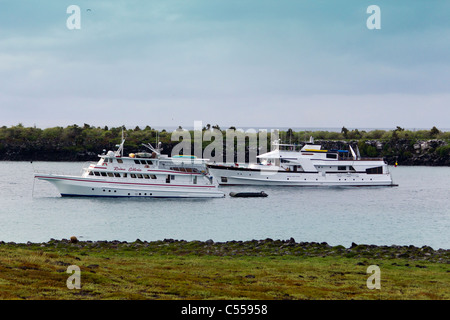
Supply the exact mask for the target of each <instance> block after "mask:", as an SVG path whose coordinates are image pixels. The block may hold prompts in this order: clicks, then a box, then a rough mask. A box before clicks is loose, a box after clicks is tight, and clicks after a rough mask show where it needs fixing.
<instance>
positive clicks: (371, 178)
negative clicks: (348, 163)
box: [266, 177, 372, 181]
mask: <svg viewBox="0 0 450 320" xmlns="http://www.w3.org/2000/svg"><path fill="white" fill-rule="evenodd" d="M266 179H269V177H266ZM286 180H289V178H286ZM305 181H306V179H305ZM316 181H319V179H316ZM339 181H341V179H339ZM344 181H347V179H344ZM353 181H356V179H353ZM361 181H364V179H361ZM370 181H372V178H371V179H370Z"/></svg>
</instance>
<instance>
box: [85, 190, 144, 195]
mask: <svg viewBox="0 0 450 320" xmlns="http://www.w3.org/2000/svg"><path fill="white" fill-rule="evenodd" d="M93 190H94V188H92V191H93ZM103 192H106V189H103ZM108 192H111V190H108ZM114 192H117V190H114ZM128 195H129V196H131V193H128ZM136 195H138V194H137V193H136ZM139 195H140V196H141V195H142V193H141V192H139ZM146 195H147V192H144V196H146ZM148 195H149V196H151V195H152V193H149V194H148Z"/></svg>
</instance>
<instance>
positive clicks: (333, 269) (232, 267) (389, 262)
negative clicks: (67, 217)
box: [0, 239, 450, 300]
mask: <svg viewBox="0 0 450 320" xmlns="http://www.w3.org/2000/svg"><path fill="white" fill-rule="evenodd" d="M449 262H450V250H442V249H439V250H433V249H431V248H429V247H422V248H417V247H413V246H389V247H387V246H386V247H383V246H382V247H380V246H367V245H356V244H353V245H352V246H351V247H350V248H344V247H342V246H336V247H332V246H329V245H328V244H326V243H320V244H319V243H296V242H295V241H294V240H293V239H291V240H286V241H284V240H271V239H266V240H260V241H257V240H253V241H246V242H241V241H231V242H225V243H216V242H213V241H206V242H200V241H190V242H187V241H176V240H164V241H154V242H146V241H144V242H143V241H140V240H136V241H135V242H128V243H127V242H119V241H111V242H106V241H99V242H90V241H86V242H85V241H83V242H78V241H73V242H72V241H70V240H64V239H63V240H59V241H57V240H53V239H52V240H50V241H49V242H46V243H27V244H16V243H4V242H1V243H0V299H3V300H5V299H7V300H15V299H33V300H39V299H46V300H50V299H51V300H56V299H66V300H77V299H82V300H110V299H133V300H137V299H164V300H169V299H216V300H217V299H249V300H252V299H258V300H282V299H283V300H285V299H332V300H347V299H357V300H363V299H370V300H373V299H377V300H378V299H383V300H388V299H402V300H410V299H415V300H417V299H420V300H430V299H431V300H448V299H450V290H449V288H450V264H449ZM71 265H76V266H78V267H79V268H80V270H81V273H80V284H81V288H80V289H68V287H67V280H68V278H69V277H70V276H71V275H72V273H67V268H68V266H71ZM369 265H377V266H379V268H380V271H381V274H380V285H381V288H380V289H369V288H368V287H367V279H368V278H369V276H371V273H367V269H368V267H369Z"/></svg>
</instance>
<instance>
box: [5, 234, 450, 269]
mask: <svg viewBox="0 0 450 320" xmlns="http://www.w3.org/2000/svg"><path fill="white" fill-rule="evenodd" d="M2 247H8V248H24V247H25V248H29V249H36V250H53V249H67V250H70V249H75V250H79V249H82V250H132V251H139V252H142V253H146V254H150V255H152V254H154V255H158V254H160V255H175V256H188V255H194V256H195V255H197V256H222V257H239V256H256V257H266V256H295V257H301V258H309V257H341V258H359V259H377V260H379V259H381V260H391V259H406V260H410V261H416V262H423V261H428V262H432V263H444V264H450V249H442V248H440V249H437V250H436V249H433V248H431V247H429V246H422V247H416V246H413V245H409V246H408V245H390V246H387V245H368V244H356V243H352V245H351V246H350V247H348V248H346V247H344V246H342V245H337V246H331V245H329V244H328V243H326V242H321V243H318V242H296V241H295V240H294V239H293V238H290V239H288V240H273V239H270V238H267V239H264V240H248V241H237V240H231V241H226V242H215V241H213V240H206V241H197V240H193V241H186V240H176V239H164V240H157V241H145V240H144V241H143V240H140V239H136V240H135V241H133V242H127V241H119V240H112V241H107V240H99V241H90V240H87V241H80V240H78V239H77V238H76V237H71V239H61V240H56V239H53V238H52V239H50V240H49V241H48V242H36V243H32V242H27V243H15V242H4V241H0V248H2Z"/></svg>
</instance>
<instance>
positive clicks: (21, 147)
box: [0, 124, 450, 160]
mask: <svg viewBox="0 0 450 320" xmlns="http://www.w3.org/2000/svg"><path fill="white" fill-rule="evenodd" d="M234 129H236V128H235V127H230V128H228V129H224V130H222V129H221V128H220V127H219V126H218V125H214V126H211V125H209V124H208V125H206V126H205V127H203V129H202V131H207V130H216V132H221V133H222V134H223V137H224V139H225V134H226V131H227V130H234ZM177 130H183V129H182V128H181V126H180V127H178V129H177ZM190 133H191V137H192V138H193V137H194V134H193V131H192V130H191V131H190ZM122 134H123V135H124V136H125V137H126V143H125V150H126V152H136V151H137V150H140V149H145V148H144V147H143V146H142V143H151V144H153V145H155V144H156V143H157V142H161V143H162V145H163V146H164V148H165V149H164V151H165V152H164V153H167V154H169V151H170V150H171V149H172V147H173V146H174V145H176V144H177V143H178V142H179V141H172V132H171V131H167V130H164V129H163V130H156V129H154V128H151V127H150V126H148V125H147V126H146V127H145V128H140V127H138V126H136V127H135V128H126V127H125V126H120V127H111V128H109V127H107V126H104V127H95V126H91V125H89V124H84V125H83V126H79V125H77V124H73V125H69V126H66V127H60V126H57V127H51V128H44V129H41V128H36V127H25V126H23V125H22V124H18V125H15V126H10V127H6V126H2V127H0V160H92V159H95V156H96V155H97V154H99V153H101V152H102V151H103V150H115V149H116V145H118V144H120V142H121V139H122ZM279 137H280V139H281V140H282V141H283V142H287V143H293V144H302V143H304V142H306V141H309V138H310V137H313V138H314V139H315V140H316V141H317V140H324V141H352V140H357V141H358V142H359V145H360V146H361V147H362V148H361V149H362V152H363V154H364V155H368V156H380V155H383V154H380V152H379V151H377V150H374V149H373V146H370V145H368V144H364V143H363V142H364V141H367V140H377V141H382V142H386V143H391V144H393V143H395V142H396V141H399V140H407V141H409V144H410V145H412V144H413V143H414V142H415V141H419V140H430V139H438V140H444V141H445V142H446V146H440V149H439V150H437V151H436V150H434V151H436V152H440V153H441V155H442V156H448V153H449V149H450V148H449V147H448V142H449V141H450V132H444V131H441V130H439V129H438V128H436V127H433V128H431V129H430V130H417V131H411V130H406V129H404V128H401V127H399V126H398V127H396V128H395V129H393V130H370V131H364V130H358V129H352V130H349V129H347V128H345V127H342V130H341V131H340V132H332V131H293V130H292V129H288V130H286V131H280V132H279ZM267 139H268V141H270V139H271V133H270V132H268V133H267ZM209 143H210V142H209V141H204V142H203V147H204V146H205V145H207V144H209ZM127 150H128V151H127Z"/></svg>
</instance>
